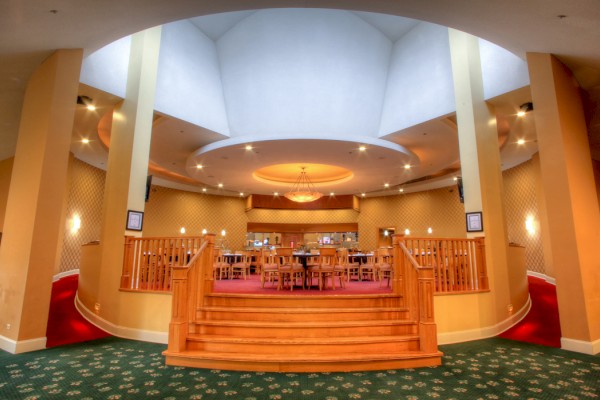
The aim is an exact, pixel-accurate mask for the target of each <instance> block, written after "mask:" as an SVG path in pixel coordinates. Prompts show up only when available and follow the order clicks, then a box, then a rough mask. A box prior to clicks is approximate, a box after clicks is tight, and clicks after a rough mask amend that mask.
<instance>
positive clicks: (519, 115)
mask: <svg viewBox="0 0 600 400" xmlns="http://www.w3.org/2000/svg"><path fill="white" fill-rule="evenodd" d="M524 116H525V111H522V110H521V111H519V112H518V113H517V117H524Z"/></svg>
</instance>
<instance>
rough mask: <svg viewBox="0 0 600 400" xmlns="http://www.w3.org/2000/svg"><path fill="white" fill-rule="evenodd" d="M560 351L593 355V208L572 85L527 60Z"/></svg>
mask: <svg viewBox="0 0 600 400" xmlns="http://www.w3.org/2000/svg"><path fill="white" fill-rule="evenodd" d="M527 62H528V65H529V76H530V81H531V93H532V97H533V104H534V115H535V125H536V127H537V138H538V146H539V150H540V166H541V171H542V179H543V192H544V198H545V203H546V210H547V220H548V230H549V234H550V245H551V250H552V257H553V262H554V274H555V277H556V292H557V295H558V309H559V314H560V326H561V331H562V339H561V342H562V347H563V348H565V349H569V350H574V351H579V352H583V353H588V354H596V353H599V352H600V257H599V256H598V245H599V244H600V210H599V209H598V197H597V192H596V185H595V182H594V173H593V168H592V161H591V155H590V148H589V142H588V137H587V129H586V125H585V118H584V114H583V107H582V102H581V98H580V95H579V90H580V89H579V87H578V85H577V84H576V81H575V80H574V78H573V76H572V74H571V72H570V71H569V70H568V69H567V68H566V67H565V66H564V65H563V64H562V63H560V61H558V60H557V59H556V58H555V57H554V56H552V55H550V54H542V53H529V54H527Z"/></svg>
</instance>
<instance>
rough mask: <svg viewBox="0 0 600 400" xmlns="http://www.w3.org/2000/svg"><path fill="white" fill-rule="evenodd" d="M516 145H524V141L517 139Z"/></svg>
mask: <svg viewBox="0 0 600 400" xmlns="http://www.w3.org/2000/svg"><path fill="white" fill-rule="evenodd" d="M517 144H519V145H523V144H525V139H519V140H517Z"/></svg>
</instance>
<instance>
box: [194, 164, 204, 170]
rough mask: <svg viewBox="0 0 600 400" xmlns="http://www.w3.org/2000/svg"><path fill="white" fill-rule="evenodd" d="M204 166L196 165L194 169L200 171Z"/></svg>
mask: <svg viewBox="0 0 600 400" xmlns="http://www.w3.org/2000/svg"><path fill="white" fill-rule="evenodd" d="M202 168H204V166H203V165H202V164H196V169H202Z"/></svg>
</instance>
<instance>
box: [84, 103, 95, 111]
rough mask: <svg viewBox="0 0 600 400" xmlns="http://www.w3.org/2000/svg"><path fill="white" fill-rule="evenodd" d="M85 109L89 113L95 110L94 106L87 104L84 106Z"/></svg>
mask: <svg viewBox="0 0 600 400" xmlns="http://www.w3.org/2000/svg"><path fill="white" fill-rule="evenodd" d="M85 108H87V109H88V110H90V111H95V110H96V106H95V105H93V104H88V105H87V106H85Z"/></svg>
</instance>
